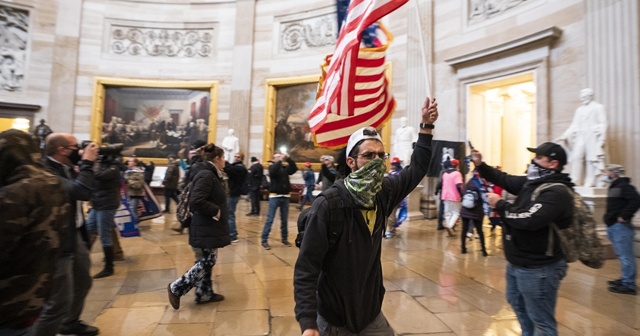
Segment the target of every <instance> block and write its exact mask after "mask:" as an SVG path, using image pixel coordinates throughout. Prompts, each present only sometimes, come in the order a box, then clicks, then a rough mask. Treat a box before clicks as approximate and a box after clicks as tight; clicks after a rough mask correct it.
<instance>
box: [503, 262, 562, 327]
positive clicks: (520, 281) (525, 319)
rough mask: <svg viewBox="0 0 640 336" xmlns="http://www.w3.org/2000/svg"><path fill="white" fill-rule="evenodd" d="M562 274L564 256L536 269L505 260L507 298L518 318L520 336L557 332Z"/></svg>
mask: <svg viewBox="0 0 640 336" xmlns="http://www.w3.org/2000/svg"><path fill="white" fill-rule="evenodd" d="M565 275H567V262H566V261H565V260H564V259H562V260H559V261H557V262H555V263H553V264H549V265H544V266H540V267H536V268H523V267H519V266H515V265H513V264H511V263H507V294H506V296H507V301H508V302H509V304H510V305H511V307H512V308H513V311H514V312H515V313H516V316H517V317H518V321H519V322H520V328H522V336H555V335H558V331H557V323H556V318H555V310H556V302H557V301H558V287H560V280H562V279H563V278H564V276H565Z"/></svg>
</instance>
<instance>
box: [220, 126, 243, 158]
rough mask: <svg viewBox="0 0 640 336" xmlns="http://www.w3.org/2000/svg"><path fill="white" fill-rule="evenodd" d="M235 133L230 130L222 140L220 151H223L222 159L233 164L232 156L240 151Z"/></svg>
mask: <svg viewBox="0 0 640 336" xmlns="http://www.w3.org/2000/svg"><path fill="white" fill-rule="evenodd" d="M234 134H235V131H234V130H233V128H230V129H229V131H227V136H226V137H224V139H222V149H224V159H225V160H227V162H233V156H234V155H236V153H238V152H239V151H240V143H239V140H238V137H237V136H235V135H234Z"/></svg>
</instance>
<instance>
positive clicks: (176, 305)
mask: <svg viewBox="0 0 640 336" xmlns="http://www.w3.org/2000/svg"><path fill="white" fill-rule="evenodd" d="M167 292H168V294H169V303H170V304H171V307H173V309H175V310H178V309H180V297H179V296H177V295H175V294H173V292H172V291H171V284H168V285H167Z"/></svg>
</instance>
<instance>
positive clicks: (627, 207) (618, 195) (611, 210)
mask: <svg viewBox="0 0 640 336" xmlns="http://www.w3.org/2000/svg"><path fill="white" fill-rule="evenodd" d="M638 208H640V195H638V191H636V188H635V187H634V186H632V185H631V179H630V178H628V177H620V178H618V179H616V180H615V181H613V182H612V183H611V185H610V186H609V194H608V195H607V212H606V213H605V214H604V222H605V223H606V224H607V226H611V225H613V224H615V223H617V222H618V217H622V218H624V219H625V222H627V223H631V218H633V215H634V214H635V213H636V211H638Z"/></svg>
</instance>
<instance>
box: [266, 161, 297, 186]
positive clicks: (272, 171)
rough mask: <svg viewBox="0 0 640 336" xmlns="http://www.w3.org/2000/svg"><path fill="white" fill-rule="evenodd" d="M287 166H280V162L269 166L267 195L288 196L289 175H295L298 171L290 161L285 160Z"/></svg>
mask: <svg viewBox="0 0 640 336" xmlns="http://www.w3.org/2000/svg"><path fill="white" fill-rule="evenodd" d="M286 160H287V163H288V165H287V166H285V165H283V164H282V161H278V162H274V163H273V164H272V165H271V166H269V179H270V183H269V193H272V194H276V195H289V192H291V182H289V175H293V174H295V172H296V171H298V166H296V163H295V162H294V161H293V160H292V159H291V158H287V159H286Z"/></svg>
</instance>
